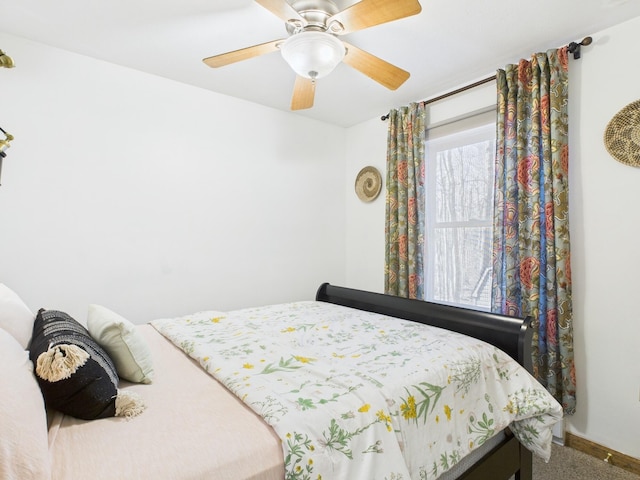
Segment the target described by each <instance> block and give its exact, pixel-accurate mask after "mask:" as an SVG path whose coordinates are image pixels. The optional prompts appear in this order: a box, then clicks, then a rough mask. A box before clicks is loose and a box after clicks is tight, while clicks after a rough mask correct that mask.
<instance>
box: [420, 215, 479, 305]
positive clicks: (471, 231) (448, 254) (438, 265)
mask: <svg viewBox="0 0 640 480" xmlns="http://www.w3.org/2000/svg"><path fill="white" fill-rule="evenodd" d="M491 230H492V229H491V227H469V228H465V227H453V228H437V229H435V230H434V237H433V239H432V240H433V243H434V247H435V255H434V263H433V264H432V265H430V269H431V271H432V273H433V277H434V278H433V297H432V298H431V300H433V301H435V302H443V303H453V304H456V305H462V306H473V307H479V308H480V309H489V308H490V307H491V248H492V247H491V246H492V239H491Z"/></svg>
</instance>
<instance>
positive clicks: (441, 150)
mask: <svg viewBox="0 0 640 480" xmlns="http://www.w3.org/2000/svg"><path fill="white" fill-rule="evenodd" d="M494 157H495V123H491V124H487V125H484V126H481V127H472V128H470V127H468V125H465V128H464V129H463V130H462V131H458V132H454V133H447V134H446V135H441V136H439V137H437V138H434V139H432V140H428V141H427V153H426V180H427V183H426V189H425V195H426V197H425V207H426V212H425V213H426V219H427V225H426V229H427V232H426V241H425V258H426V261H425V282H426V285H425V287H426V288H425V296H426V299H427V300H431V301H435V302H441V303H448V304H454V305H460V306H464V307H470V308H476V309H480V310H489V309H490V307H491V267H492V263H491V256H492V219H493V168H494V167H493V164H494Z"/></svg>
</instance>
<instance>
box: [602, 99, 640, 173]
mask: <svg viewBox="0 0 640 480" xmlns="http://www.w3.org/2000/svg"><path fill="white" fill-rule="evenodd" d="M604 144H605V146H606V147H607V150H608V151H609V153H610V154H611V156H612V157H613V158H615V159H616V160H618V161H619V162H621V163H624V164H625V165H630V166H632V167H640V100H636V101H635V102H631V103H630V104H629V105H627V106H626V107H624V108H623V109H622V110H620V111H619V112H618V113H616V114H615V115H614V116H613V118H612V119H611V121H610V122H609V124H608V125H607V128H606V129H605V131H604Z"/></svg>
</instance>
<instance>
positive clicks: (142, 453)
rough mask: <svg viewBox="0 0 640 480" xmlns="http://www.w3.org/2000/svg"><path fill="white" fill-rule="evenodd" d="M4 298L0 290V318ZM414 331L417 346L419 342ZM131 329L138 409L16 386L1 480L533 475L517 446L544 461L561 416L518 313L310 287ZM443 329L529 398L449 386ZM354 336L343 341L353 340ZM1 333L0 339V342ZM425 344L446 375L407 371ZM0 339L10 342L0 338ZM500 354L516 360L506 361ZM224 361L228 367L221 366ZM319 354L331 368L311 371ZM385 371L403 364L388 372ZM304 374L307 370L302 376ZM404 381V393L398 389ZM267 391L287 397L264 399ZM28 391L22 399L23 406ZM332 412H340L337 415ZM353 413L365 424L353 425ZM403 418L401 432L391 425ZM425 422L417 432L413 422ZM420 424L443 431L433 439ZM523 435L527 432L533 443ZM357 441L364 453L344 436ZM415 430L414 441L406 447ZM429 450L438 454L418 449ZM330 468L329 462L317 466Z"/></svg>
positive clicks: (128, 387)
mask: <svg viewBox="0 0 640 480" xmlns="http://www.w3.org/2000/svg"><path fill="white" fill-rule="evenodd" d="M0 297H1V292H0ZM1 303H2V302H1V298H0V317H1V315H2V305H1ZM309 312H310V315H311V316H309ZM300 313H304V315H305V316H303V317H302V318H303V320H301V321H300V320H298V319H296V318H297V317H298V316H299V314H300ZM361 315H364V317H361ZM241 319H243V320H241ZM241 321H244V322H245V323H242V324H240V322H241ZM330 322H335V323H330ZM349 322H353V325H356V323H357V322H360V323H357V325H358V328H359V329H361V330H371V331H373V332H374V337H373V338H374V339H375V342H374V343H366V344H365V343H364V341H363V340H361V336H360V333H358V334H357V335H355V334H354V328H355V327H354V326H352V325H351V324H350V323H349ZM2 325H3V324H2V318H0V326H2ZM239 325H242V326H239ZM423 325H427V326H431V327H424V326H423ZM264 328H266V330H263V329H264ZM212 329H213V330H212ZM225 329H226V330H225ZM416 329H417V330H416ZM425 329H426V332H428V333H424V335H427V337H424V338H426V339H427V340H426V341H425V340H424V339H423V337H420V335H423V333H422V332H423V331H425ZM135 331H136V335H137V336H139V338H140V339H142V341H143V342H144V344H145V346H146V348H148V350H149V352H150V355H151V357H152V358H153V367H154V373H155V375H154V378H153V382H152V383H150V384H144V383H133V382H128V381H124V380H120V382H119V383H120V384H119V386H118V388H119V390H120V391H127V392H131V393H132V394H137V395H139V396H140V397H141V398H143V399H144V403H145V404H146V408H145V409H144V411H143V412H142V413H141V414H140V415H137V416H134V417H132V418H128V419H124V418H118V417H109V418H102V419H99V420H82V419H78V418H74V417H72V416H70V415H64V414H62V413H60V412H58V411H52V410H49V411H45V409H44V405H43V403H42V399H41V398H40V399H39V402H38V399H37V398H31V397H33V396H34V387H33V384H31V385H30V386H29V388H27V386H25V385H22V387H21V388H23V389H24V392H23V393H21V394H20V399H19V400H17V399H15V398H14V400H15V401H14V405H13V407H11V402H9V406H8V407H7V406H5V409H7V408H14V409H25V408H28V409H31V411H30V414H29V415H25V417H24V418H22V419H21V420H20V421H19V423H17V424H15V425H13V429H14V431H15V430H16V429H20V431H21V432H24V431H28V432H30V433H29V435H28V436H26V437H25V438H24V439H23V443H24V442H26V443H27V445H28V446H29V447H28V449H29V452H28V453H25V452H23V451H21V450H18V449H19V448H20V445H19V444H20V441H17V442H16V441H15V438H14V439H9V438H8V437H9V436H11V435H12V434H11V433H6V432H11V431H12V430H11V427H12V425H11V424H9V427H7V425H6V424H7V422H12V421H13V422H14V423H15V422H16V418H15V416H14V418H11V419H8V417H6V416H5V417H4V418H3V417H0V427H2V428H3V430H2V433H0V435H1V436H3V437H5V438H2V439H0V455H3V456H4V457H5V458H0V460H1V461H0V469H2V468H4V469H5V470H4V471H2V470H0V473H3V474H4V476H3V478H20V479H25V478H52V479H56V480H58V479H68V478H89V477H90V478H92V479H105V480H110V479H120V478H127V479H185V480H186V479H216V480H226V479H229V480H231V479H234V480H238V479H256V480H257V479H260V480H262V479H264V480H269V479H283V478H287V479H314V480H315V479H320V478H324V479H325V480H326V479H328V478H336V479H338V478H362V479H374V478H380V479H389V480H390V479H391V478H393V479H395V480H400V479H405V480H406V479H408V478H416V479H423V478H424V479H435V478H439V479H443V480H449V479H454V478H455V479H468V480H479V479H489V478H490V479H496V480H508V479H510V478H512V477H515V478H516V479H517V480H530V479H531V477H532V470H531V469H532V454H531V451H530V449H532V450H534V451H536V452H537V453H538V454H540V455H543V456H544V455H548V453H549V449H550V441H551V428H552V427H553V424H554V423H556V422H557V421H559V419H560V418H561V416H562V413H561V407H560V405H558V404H557V402H555V400H553V399H552V398H551V397H550V395H548V394H546V391H544V389H542V387H541V386H540V385H539V384H537V383H535V381H532V380H531V377H530V375H529V374H528V373H526V371H525V370H526V369H529V370H530V367H531V365H530V358H531V353H530V348H531V336H532V332H531V329H530V327H529V319H516V318H511V317H506V316H502V315H497V314H492V313H487V312H477V311H472V310H466V309H461V308H457V307H451V306H445V305H439V304H434V303H429V302H422V301H416V300H407V299H401V298H398V297H392V296H387V295H382V294H376V293H371V292H365V291H361V290H355V289H349V288H344V287H338V286H333V285H330V284H323V285H321V286H320V288H319V289H318V291H317V293H316V296H315V300H313V301H307V302H294V303H292V304H285V305H273V306H266V307H260V308H252V309H243V310H238V311H234V312H218V311H207V312H197V313H195V314H193V315H187V316H184V317H179V318H171V319H157V320H154V321H153V322H150V323H149V324H145V325H139V326H136V327H135ZM451 332H458V333H461V334H464V335H465V336H466V337H462V336H457V337H456V338H455V339H454V340H451V341H452V342H454V345H457V347H456V349H455V350H456V351H457V352H459V353H460V354H463V353H467V352H468V351H474V352H475V351H476V349H477V350H478V351H481V350H483V349H488V351H489V353H488V358H489V359H490V361H491V362H494V363H495V365H497V367H495V368H493V367H492V368H491V369H487V368H486V367H484V366H483V367H478V368H476V369H471V370H464V371H463V373H465V372H466V373H469V372H470V371H473V372H476V377H481V378H482V379H487V378H489V377H490V376H491V375H493V373H491V372H495V374H496V375H497V376H498V377H502V378H497V382H502V383H503V384H504V385H507V384H513V382H516V383H517V382H534V383H523V385H526V387H518V389H517V390H518V391H517V392H516V393H513V395H515V396H516V397H518V396H520V395H521V392H523V391H524V390H525V389H527V390H529V389H532V391H533V390H535V397H536V398H535V402H534V401H533V400H532V398H533V397H527V398H526V399H525V400H526V401H525V402H524V403H522V404H520V405H517V401H516V402H515V403H514V402H513V401H512V400H513V399H512V397H508V398H507V397H505V398H504V399H502V400H500V401H498V400H497V399H496V398H495V397H496V396H500V395H501V394H500V393H496V390H494V388H495V387H494V386H493V383H492V384H491V385H489V388H490V390H489V393H485V394H484V398H475V397H474V394H473V391H468V392H464V391H463V390H462V387H460V386H461V385H464V386H465V387H468V386H469V385H468V384H469V382H468V381H467V380H468V379H467V380H464V382H466V383H459V382H461V381H462V380H460V379H459V378H457V377H456V372H458V373H460V372H461V371H462V370H453V367H452V364H454V363H455V358H454V357H453V356H452V355H454V354H455V352H454V353H453V354H452V353H450V352H445V351H444V350H442V351H440V350H438V349H439V348H444V347H441V346H440V344H444V343H448V342H450V340H449V337H448V335H451ZM0 333H2V330H1V329H0ZM10 333H11V332H10ZM354 336H355V337H357V338H358V341H357V342H356V344H354V343H353V342H351V340H352V339H353V338H354ZM5 337H7V335H5ZM442 339H446V340H442ZM400 340H402V342H403V343H401V342H400ZM405 340H407V341H406V342H405ZM7 341H9V340H8V339H7V338H4V339H3V337H2V336H0V343H2V342H7ZM289 342H293V343H289ZM358 342H360V343H358ZM455 342H460V343H455ZM484 342H486V343H487V344H489V345H485V344H484ZM426 343H433V348H435V349H436V351H437V352H438V354H439V355H440V356H441V357H443V359H441V360H443V361H444V362H445V368H446V369H448V370H447V371H448V374H447V375H445V376H444V377H443V376H442V372H440V370H439V369H438V370H436V369H435V367H433V365H435V363H430V364H429V366H428V367H425V368H422V367H420V368H417V367H413V366H412V365H413V363H412V362H413V360H411V361H410V360H409V359H408V357H406V358H405V357H404V356H405V355H408V352H409V351H412V350H416V351H417V352H423V351H424V352H425V355H426V354H427V353H428V351H429V350H431V346H430V347H429V348H426V346H425V344H426ZM293 344H295V345H296V347H295V348H296V351H294V352H292V350H291V348H292V347H291V345H293ZM480 344H482V345H485V346H482V347H480V346H479V345H480ZM1 346H2V347H3V350H4V351H8V350H7V348H6V345H4V343H3V344H2V345H1ZM491 346H494V347H497V349H496V348H493V347H491ZM318 348H320V349H319V350H318ZM322 348H324V349H325V350H322ZM498 349H499V350H498ZM282 352H289V355H285V354H283V353H282ZM318 352H324V353H318ZM503 352H504V353H503ZM16 353H18V352H16ZM482 355H484V353H483V354H482ZM437 356H438V355H436V357H437ZM506 357H511V358H512V359H515V360H516V361H517V363H519V364H520V366H522V367H520V366H517V369H516V367H514V365H515V364H516V362H513V364H510V363H506V362H507V359H506ZM20 358H22V360H20V362H22V363H25V362H24V361H23V360H24V359H23V357H20ZM225 358H226V359H227V360H228V361H229V363H228V364H227V363H224V362H223V360H225ZM347 360H349V361H354V362H356V363H354V364H353V365H361V366H362V365H365V370H355V368H356V367H354V366H353V365H351V364H348V365H351V366H347V367H346V368H347V370H346V371H343V370H340V369H339V368H342V367H339V366H340V365H342V364H343V363H344V362H346V361H347ZM465 361H466V360H465ZM20 362H18V363H20ZM386 362H388V367H387V363H386ZM434 362H435V360H434ZM324 364H327V365H329V370H330V372H327V371H322V370H321V367H322V368H324V367H326V365H324ZM401 364H402V365H401ZM21 365H22V364H21ZM323 365H324V366H323ZM396 367H397V368H400V370H394V368H396ZM8 368H11V365H8V366H6V368H5V371H4V372H0V374H1V375H0V381H2V382H3V384H6V382H8V381H10V382H13V383H16V384H17V383H18V382H16V379H15V378H14V377H15V375H14V374H13V373H12V371H11V372H9V373H7V371H6V369H8ZM407 368H409V374H407V378H409V377H411V381H408V382H404V383H402V382H401V383H400V384H399V385H401V387H394V388H401V390H400V393H397V392H396V393H395V394H393V395H395V397H394V398H395V400H392V399H391V397H392V396H393V395H392V394H391V393H386V394H384V395H381V394H379V393H376V391H375V390H372V389H371V388H370V387H371V385H380V389H379V390H380V391H385V389H386V388H387V387H386V385H387V384H391V383H392V380H393V381H394V382H395V381H396V378H395V373H394V374H393V375H390V376H391V377H394V378H393V379H389V378H388V377H387V372H396V371H398V372H401V371H405V370H406V369H407ZM411 368H413V369H414V370H415V372H414V370H411ZM438 368H440V367H438ZM402 369H405V370H402ZM418 370H433V372H435V374H436V376H437V375H440V376H441V379H442V381H441V382H440V383H439V384H438V383H437V382H430V381H424V380H422V379H421V378H420V377H413V375H414V373H416V374H417V373H418ZM489 370H491V372H489ZM345 372H346V373H345ZM348 372H355V373H354V375H349V373H348ZM452 372H453V373H452ZM478 372H480V375H478V374H477V373H478ZM487 372H489V373H487ZM303 374H304V375H308V374H310V375H311V377H301V376H300V375H303ZM420 374H421V373H420ZM2 375H4V376H2ZM314 375H315V376H314ZM317 378H327V379H328V378H332V379H338V381H337V382H336V385H338V386H339V388H341V389H342V390H336V388H338V387H331V388H334V390H331V389H330V388H329V387H327V386H326V385H324V384H321V383H320V382H318V381H317ZM398 378H399V379H400V378H402V377H401V376H399V375H398ZM452 378H453V380H452ZM507 380H508V381H507ZM22 381H25V379H24V378H23V379H22ZM484 381H485V380H482V381H481V382H480V383H483V382H484ZM456 382H458V383H457V384H456ZM492 382H493V381H492ZM412 383H413V384H415V385H414V386H415V387H416V388H417V390H411V388H412V385H411V384H412ZM438 385H440V386H438ZM448 385H450V386H448ZM454 385H457V387H456V388H453V386H454ZM293 386H295V388H293ZM458 387H460V388H458ZM389 388H390V387H389ZM449 391H450V392H452V393H451V394H449V393H448V392H449ZM35 392H36V397H37V393H38V392H37V390H35ZM274 392H279V393H282V392H284V393H286V395H289V396H288V397H287V396H283V397H277V396H276V393H274ZM418 392H422V393H424V394H425V396H424V397H421V398H422V401H417V397H418ZM447 395H450V396H449V397H447ZM505 395H506V394H505ZM26 397H29V398H30V401H25V398H26ZM414 397H415V398H414ZM457 397H466V400H469V401H475V402H476V404H485V403H490V404H491V405H495V406H496V407H497V406H500V408H496V409H495V411H494V410H493V409H492V408H493V407H491V408H490V410H489V411H491V414H490V416H491V417H492V418H490V419H488V418H487V417H486V416H484V415H485V414H486V412H485V411H480V410H478V411H477V412H475V411H473V412H472V411H471V410H469V409H475V408H476V407H474V406H472V407H467V406H464V407H462V406H459V405H458V404H455V403H454V401H458V400H456V398H457ZM489 397H491V402H490V401H489ZM412 398H414V400H411V399H412ZM427 398H428V399H429V400H427ZM514 398H515V397H514ZM287 399H289V400H291V401H290V403H286V400H287ZM503 400H504V401H503ZM380 402H383V403H380ZM472 405H474V404H472ZM532 406H533V407H534V408H533V409H532V408H531V407H532ZM325 407H326V408H329V409H330V411H331V412H333V415H334V417H332V418H331V422H330V423H329V424H327V425H325V426H322V427H318V426H317V425H315V424H314V422H315V420H313V422H312V421H311V420H310V419H314V418H318V417H317V416H318V415H320V414H321V411H322V410H323V409H324V408H325ZM465 409H466V411H465ZM498 410H500V411H498ZM510 410H512V411H510ZM527 410H531V411H530V412H527ZM534 410H535V411H534ZM336 412H338V413H340V415H338V416H337V417H338V418H337V420H336V418H335V417H336V415H337V414H336ZM532 412H533V413H532ZM508 414H513V415H516V416H518V415H519V417H518V418H519V420H518V421H517V422H513V423H512V424H510V425H506V424H505V425H502V423H503V422H504V419H503V418H502V416H506V415H508ZM3 415H4V413H3ZM27 416H28V422H27V421H26V420H25V418H26V417H27ZM494 417H495V424H493V419H494ZM521 417H522V418H521ZM525 417H527V418H526V419H525ZM364 418H368V420H359V419H364ZM505 418H506V417H505ZM469 419H471V420H472V421H471V422H470V420H469ZM418 420H421V421H420V422H419V421H418ZM422 420H424V422H422ZM463 420H464V421H463ZM356 421H362V422H364V423H360V424H357V423H354V422H356ZM403 422H404V423H405V424H408V425H410V426H411V428H409V427H402V428H401V427H400V426H399V425H400V424H402V423H403ZM456 422H457V427H456V428H457V431H458V432H462V431H465V430H466V431H467V433H468V434H471V435H472V437H473V438H472V440H469V441H467V437H464V440H460V439H462V438H463V437H462V436H461V437H459V438H458V436H457V435H464V432H463V433H456V434H454V435H452V434H451V433H449V434H448V436H447V433H446V432H447V430H446V428H450V427H451V425H453V424H455V423H456ZM27 423H30V425H27ZM427 423H428V424H429V428H423V427H424V426H426V425H427ZM520 423H522V425H520ZM414 424H415V426H414ZM489 427H492V428H489ZM405 429H406V431H405ZM472 430H473V432H472ZM480 430H482V432H480ZM489 431H490V434H489ZM532 431H535V434H534V435H532V434H531V432H532ZM432 432H433V433H434V434H435V433H438V435H439V436H438V439H439V438H444V439H446V440H442V441H440V440H436V439H434V438H430V437H429V436H428V435H431V434H432ZM514 432H515V435H514ZM14 434H15V433H14ZM376 435H379V437H377V436H376ZM442 435H444V436H442ZM531 436H535V437H537V438H536V439H534V440H532V439H531V438H530V437H531ZM360 437H362V438H363V442H364V443H362V445H364V446H365V447H366V448H360V447H361V445H359V444H358V443H357V442H358V441H359V439H360ZM517 437H519V438H520V440H522V441H523V442H522V443H521V442H520V441H519V440H518V438H517ZM416 438H417V439H418V442H422V443H418V444H416V440H415V439H416ZM470 438H471V437H470ZM479 438H481V439H482V441H479V440H477V439H479ZM394 439H399V441H397V442H396V440H394ZM447 441H448V442H450V443H451V442H453V446H451V445H450V446H448V447H446V448H448V449H449V450H446V449H445V451H448V452H449V453H448V454H446V455H444V457H445V458H442V457H443V454H442V448H443V445H445V444H446V443H447ZM533 441H535V445H534V444H533V443H532V442H533ZM394 443H397V446H394V445H393V444H394ZM523 443H527V444H529V445H528V446H529V448H525V447H524V446H523ZM7 444H9V446H8V447H7ZM354 446H355V447H358V448H352V447H354ZM12 449H13V450H12ZM394 449H395V451H394ZM434 452H435V453H434ZM423 453H424V455H423ZM434 455H435V460H434V459H432V458H431V457H434ZM9 456H11V459H9ZM348 457H351V458H348ZM404 457H410V459H409V460H406V465H408V466H407V467H406V469H405V467H402V466H397V465H395V464H394V462H398V461H399V459H401V460H402V463H403V464H405V462H404V460H405V459H404ZM421 457H424V458H429V460H428V461H426V460H423V459H422V458H421ZM371 458H374V460H370V459H371ZM344 459H349V460H350V461H347V462H346V463H347V464H349V465H350V466H347V467H344V468H343V467H342V466H341V465H342V463H341V462H343V460H344ZM331 462H335V463H334V464H331ZM365 462H368V463H365ZM16 463H19V464H20V465H16ZM329 464H331V465H332V466H330V467H327V465H329ZM7 465H8V466H7ZM396 466H397V468H396ZM327 468H329V470H327ZM345 472H349V473H348V475H347V474H346V473H345Z"/></svg>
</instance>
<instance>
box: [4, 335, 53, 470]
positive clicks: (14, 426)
mask: <svg viewBox="0 0 640 480" xmlns="http://www.w3.org/2000/svg"><path fill="white" fill-rule="evenodd" d="M0 352H2V361H1V362H0V385H2V389H3V393H4V394H3V395H2V401H1V402H0V478H2V479H8V480H35V479H38V480H39V479H44V478H47V479H49V478H51V473H50V472H51V465H50V461H49V444H48V437H47V435H48V434H47V414H46V410H45V408H44V401H43V400H42V393H41V392H40V387H38V382H37V381H36V378H35V376H34V375H33V364H32V363H31V361H30V360H29V352H27V351H26V350H25V349H24V348H23V347H22V345H20V344H19V343H18V342H17V340H16V339H15V338H13V336H12V335H10V334H9V333H8V332H7V331H5V330H3V329H2V328H0Z"/></svg>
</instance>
